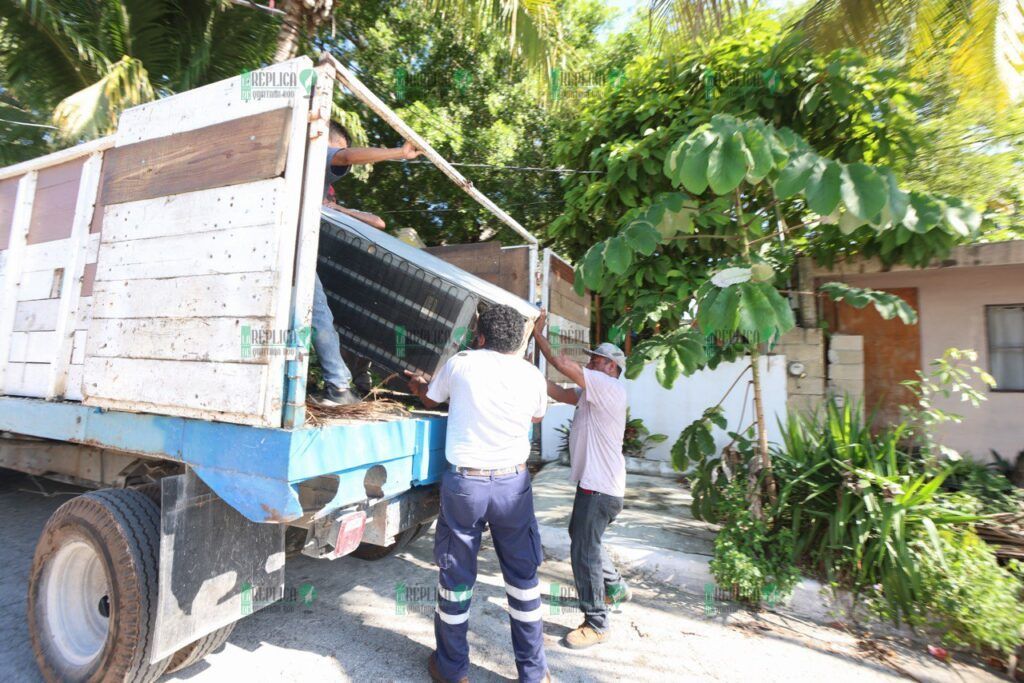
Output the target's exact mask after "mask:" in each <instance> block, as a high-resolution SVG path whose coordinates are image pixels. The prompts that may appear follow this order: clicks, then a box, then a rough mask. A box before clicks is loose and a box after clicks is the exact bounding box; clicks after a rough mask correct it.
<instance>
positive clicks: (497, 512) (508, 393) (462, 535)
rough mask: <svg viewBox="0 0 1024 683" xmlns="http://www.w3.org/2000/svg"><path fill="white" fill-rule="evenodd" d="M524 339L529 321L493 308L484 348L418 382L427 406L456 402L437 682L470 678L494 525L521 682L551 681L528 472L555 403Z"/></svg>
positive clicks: (431, 666) (443, 528)
mask: <svg viewBox="0 0 1024 683" xmlns="http://www.w3.org/2000/svg"><path fill="white" fill-rule="evenodd" d="M525 336H526V319H525V318H524V317H523V316H522V315H520V314H519V313H518V312H517V311H516V310H515V309H513V308H511V307H509V306H493V307H491V308H489V309H487V310H486V311H484V312H483V313H482V314H481V315H480V318H479V320H478V322H477V326H476V340H475V347H476V348H475V350H472V351H462V352H461V353H458V354H456V355H455V356H452V357H451V358H450V359H449V360H448V362H446V363H445V364H444V366H442V368H441V370H440V371H438V373H437V375H435V376H434V378H433V379H432V380H431V381H430V383H429V385H428V384H427V382H426V380H425V379H424V378H422V377H419V376H411V377H410V381H409V390H410V391H411V392H412V393H413V394H415V395H416V396H417V397H419V399H420V401H421V402H422V403H423V405H425V406H426V407H428V408H432V407H434V406H437V405H439V404H441V403H444V402H446V401H447V402H448V430H447V435H446V442H445V455H446V457H447V460H448V468H447V469H446V470H445V472H444V474H443V475H442V478H441V512H440V515H439V516H438V520H437V532H436V535H435V538H434V560H435V561H436V562H437V566H438V568H439V570H440V572H439V577H438V599H437V609H436V611H435V614H434V635H435V637H436V639H437V649H436V650H435V651H434V653H433V654H431V655H430V660H429V661H428V670H429V672H430V676H431V678H432V679H433V680H435V681H468V680H469V679H468V673H469V644H468V642H467V632H468V629H469V623H468V622H469V605H470V598H471V597H472V594H473V585H474V584H475V583H476V570H477V554H478V552H479V551H480V540H481V534H482V532H483V529H484V527H485V525H486V526H487V527H488V528H490V530H491V539H492V540H493V541H494V550H495V552H496V553H497V555H498V562H499V564H500V565H501V572H502V574H503V575H504V579H505V593H506V596H507V599H508V611H509V617H510V619H509V624H510V626H511V628H512V648H513V650H514V651H515V657H516V668H517V669H518V671H519V680H520V681H529V682H531V683H532V682H534V681H544V680H550V676H549V675H548V671H547V660H546V659H545V656H544V632H543V631H544V622H543V617H542V614H543V612H542V608H541V600H540V582H539V580H538V578H537V569H538V567H539V566H540V563H541V561H542V560H543V553H542V550H541V544H540V529H539V527H538V525H537V517H536V515H535V514H534V510H533V490H532V488H531V486H530V474H529V472H527V471H526V459H527V457H528V456H529V454H530V431H531V428H532V423H534V422H540V419H541V418H542V417H543V416H544V411H545V410H546V409H547V403H548V399H547V391H546V386H545V382H544V377H543V375H541V373H540V371H539V370H538V369H537V368H536V367H535V366H533V365H531V364H530V363H529V362H527V361H526V360H524V359H523V358H522V356H520V355H519V353H518V352H519V350H520V349H521V348H522V346H523V341H524V338H525ZM407 374H411V373H407Z"/></svg>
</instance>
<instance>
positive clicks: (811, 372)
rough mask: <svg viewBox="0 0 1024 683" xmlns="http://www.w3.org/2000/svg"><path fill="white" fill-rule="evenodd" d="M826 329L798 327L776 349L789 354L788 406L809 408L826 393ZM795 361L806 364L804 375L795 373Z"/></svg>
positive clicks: (773, 350)
mask: <svg viewBox="0 0 1024 683" xmlns="http://www.w3.org/2000/svg"><path fill="white" fill-rule="evenodd" d="M822 337H823V335H822V331H821V330H820V329H819V328H817V327H814V328H805V327H795V328H793V329H792V330H790V331H789V332H787V333H786V334H785V335H784V336H783V337H782V339H781V340H779V343H778V344H776V345H775V347H774V348H773V349H772V353H776V354H780V355H784V356H785V357H786V394H787V396H786V408H787V409H788V410H790V411H800V412H808V411H813V410H814V409H815V407H817V405H818V404H819V403H820V402H821V400H822V399H823V398H824V397H825V346H824V341H823V338H822ZM793 363H801V364H803V366H804V370H803V373H802V376H796V375H793V374H792V373H791V372H790V368H791V367H792V365H793Z"/></svg>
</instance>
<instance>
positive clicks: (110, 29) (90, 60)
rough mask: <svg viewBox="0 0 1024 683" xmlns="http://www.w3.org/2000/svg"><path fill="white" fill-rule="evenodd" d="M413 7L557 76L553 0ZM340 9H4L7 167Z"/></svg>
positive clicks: (0, 94) (235, 66)
mask: <svg viewBox="0 0 1024 683" xmlns="http://www.w3.org/2000/svg"><path fill="white" fill-rule="evenodd" d="M350 1H351V0H350ZM409 1H410V2H420V3H422V5H423V8H424V10H425V11H435V12H441V13H444V14H445V15H446V16H451V17H452V19H453V20H457V21H460V22H462V23H464V24H465V25H466V26H467V27H474V26H475V27H482V26H481V25H482V24H484V23H486V24H489V25H497V26H500V27H502V28H503V29H504V30H507V31H508V36H509V49H510V51H511V52H513V53H515V54H517V55H520V56H523V57H525V58H526V59H527V60H528V61H530V62H532V63H534V64H537V65H541V64H543V65H546V66H550V65H551V62H552V59H553V56H554V55H555V54H556V51H557V46H558V45H559V44H560V38H561V34H560V30H559V24H558V15H557V12H556V11H555V7H554V0H476V1H475V2H474V1H470V0H452V1H449V2H443V1H441V0H409ZM339 9H341V8H340V7H339V6H338V5H336V4H335V3H334V2H333V0H285V3H284V5H283V7H282V8H272V7H269V6H267V5H265V4H261V3H257V2H256V1H255V0H90V2H81V0H0V133H2V134H3V139H4V140H5V144H4V145H3V147H2V148H0V163H4V164H6V163H12V162H14V161H18V160H20V159H24V158H27V157H31V156H35V155H37V154H39V153H40V151H42V149H45V148H47V147H52V146H54V145H57V144H66V143H68V142H74V141H78V140H83V139H89V138H93V137H97V136H100V135H105V134H108V133H110V132H112V131H113V130H114V128H115V127H116V125H117V117H118V115H119V114H120V112H121V111H123V110H124V109H126V108H128V107H131V106H134V105H136V104H139V103H142V102H145V101H148V100H152V99H155V98H158V97H163V96H166V95H168V94H171V93H175V92H180V91H183V90H189V89H191V88H195V87H197V86H200V85H204V84H206V83H210V82H213V81H217V80H220V79H223V78H229V77H231V76H234V75H237V74H239V73H241V72H242V71H244V70H246V69H252V68H256V67H259V66H260V65H263V64H267V63H269V62H270V61H282V60H285V59H289V58H291V57H294V56H295V55H296V54H298V53H299V52H300V51H302V50H303V49H304V47H305V45H304V44H303V43H304V41H310V40H311V38H313V37H315V36H316V35H317V33H318V31H320V30H321V29H322V27H323V25H324V23H325V22H326V21H327V20H328V19H329V18H331V12H332V10H339ZM308 44H309V43H306V45H308ZM41 148H42V149H41Z"/></svg>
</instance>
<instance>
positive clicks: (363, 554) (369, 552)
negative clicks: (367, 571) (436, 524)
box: [351, 524, 429, 562]
mask: <svg viewBox="0 0 1024 683" xmlns="http://www.w3.org/2000/svg"><path fill="white" fill-rule="evenodd" d="M424 526H425V525H423V524H417V525H416V526H411V527H409V528H408V529H406V530H405V531H403V532H402V533H400V534H398V536H396V537H395V542H394V543H392V544H391V545H374V544H373V543H360V544H359V547H357V548H356V549H355V550H353V551H352V553H351V555H352V557H358V558H359V559H360V560H367V561H370V562H372V561H375V560H383V559H384V558H385V557H390V556H391V555H394V554H395V553H397V552H398V551H399V550H402V549H403V548H405V546H407V545H409V544H410V543H412V542H413V541H414V540H416V539H417V538H419V537H420V536H421V535H422V534H423V531H424ZM426 526H429V525H426Z"/></svg>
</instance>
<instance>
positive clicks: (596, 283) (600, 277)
mask: <svg viewBox="0 0 1024 683" xmlns="http://www.w3.org/2000/svg"><path fill="white" fill-rule="evenodd" d="M604 248H605V243H604V242H598V243H597V244H595V245H594V246H592V247H590V249H588V250H587V253H586V254H585V255H584V256H583V263H582V265H581V268H582V270H583V278H582V279H583V284H585V285H586V286H587V287H588V288H589V289H592V290H594V291H595V292H597V291H600V290H601V283H602V282H604Z"/></svg>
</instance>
